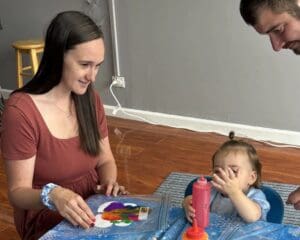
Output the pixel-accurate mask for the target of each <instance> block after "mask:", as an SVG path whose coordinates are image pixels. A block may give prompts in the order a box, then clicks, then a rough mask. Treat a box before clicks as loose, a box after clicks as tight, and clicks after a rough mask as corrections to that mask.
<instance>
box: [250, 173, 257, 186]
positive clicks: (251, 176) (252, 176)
mask: <svg viewBox="0 0 300 240" xmlns="http://www.w3.org/2000/svg"><path fill="white" fill-rule="evenodd" d="M256 179H257V172H256V171H254V170H253V171H252V172H251V174H250V177H249V184H250V186H251V185H253V184H254V183H255V181H256Z"/></svg>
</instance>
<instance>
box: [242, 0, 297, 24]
mask: <svg viewBox="0 0 300 240" xmlns="http://www.w3.org/2000/svg"><path fill="white" fill-rule="evenodd" d="M263 9H270V10H271V11H273V12H274V13H277V14H280V13H284V12H287V13H289V14H290V15H292V16H293V17H296V18H298V19H300V7H299V6H298V0H241V2H240V13H241V15H242V17H243V19H244V21H245V22H246V23H247V24H250V25H252V26H254V25H256V24H257V22H258V18H259V16H260V11H261V10H263Z"/></svg>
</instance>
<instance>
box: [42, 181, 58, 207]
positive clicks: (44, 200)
mask: <svg viewBox="0 0 300 240" xmlns="http://www.w3.org/2000/svg"><path fill="white" fill-rule="evenodd" d="M56 187H58V185H56V184H54V183H48V184H46V185H44V186H43V188H42V192H41V195H40V196H41V200H42V203H43V204H44V206H46V207H47V208H49V209H50V210H54V211H55V210H56V207H55V205H54V204H53V202H52V201H51V199H50V197H49V194H50V192H51V191H52V190H53V189H54V188H56Z"/></svg>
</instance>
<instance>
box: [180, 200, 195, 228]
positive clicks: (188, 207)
mask: <svg viewBox="0 0 300 240" xmlns="http://www.w3.org/2000/svg"><path fill="white" fill-rule="evenodd" d="M182 207H183V208H184V211H185V216H186V218H187V220H188V221H189V222H191V223H192V222H193V219H194V217H195V209H194V208H193V206H192V195H189V196H187V197H186V198H185V199H184V200H183V202H182Z"/></svg>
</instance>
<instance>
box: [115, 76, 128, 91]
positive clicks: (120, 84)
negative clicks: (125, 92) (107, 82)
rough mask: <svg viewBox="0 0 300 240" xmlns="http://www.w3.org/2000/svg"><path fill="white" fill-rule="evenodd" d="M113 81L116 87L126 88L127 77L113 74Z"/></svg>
mask: <svg viewBox="0 0 300 240" xmlns="http://www.w3.org/2000/svg"><path fill="white" fill-rule="evenodd" d="M112 82H113V86H114V87H119V88H125V77H120V76H113V77H112Z"/></svg>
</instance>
